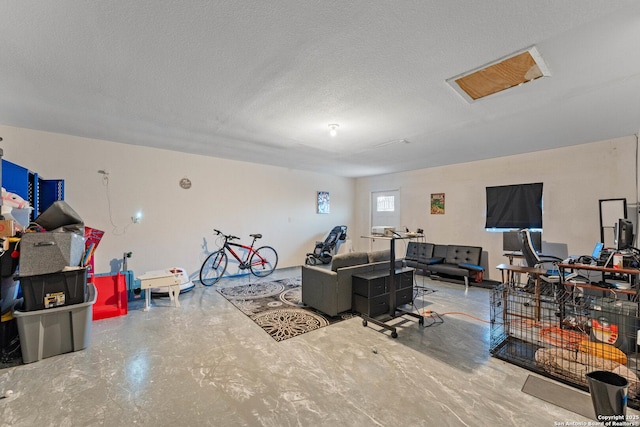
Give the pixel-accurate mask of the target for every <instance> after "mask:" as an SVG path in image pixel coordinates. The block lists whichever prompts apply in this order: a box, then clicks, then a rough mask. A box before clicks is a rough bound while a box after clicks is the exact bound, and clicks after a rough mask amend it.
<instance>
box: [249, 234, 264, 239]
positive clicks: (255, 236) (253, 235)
mask: <svg viewBox="0 0 640 427" xmlns="http://www.w3.org/2000/svg"><path fill="white" fill-rule="evenodd" d="M249 236H251V237H253V238H254V239H262V234H249Z"/></svg>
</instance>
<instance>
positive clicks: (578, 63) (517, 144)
mask: <svg viewBox="0 0 640 427" xmlns="http://www.w3.org/2000/svg"><path fill="white" fill-rule="evenodd" d="M0 16H2V24H1V25H0V124H4V125H10V126H17V127H25V128H31V129H37V130H44V131H49V132H56V133H63V134H69V135H78V136H84V137H89V138H97V139H105V140H110V141H116V142H122V143H127V144H136V145H143V146H151V147H158V148H164V149H169V150H176V151H183V152H190V153H197V154H203V155H207V156H215V157H222V158H229V159H235V160H242V161H248V162H256V163H264V164H271V165H276V166H283V167H288V168H295V169H304V170H311V171H317V172H322V173H331V174H336V175H342V176H350V177H354V176H365V175H373V174H382V173H388V172H396V171H403V170H411V169H419V168H426V167H432V166H438V165H445V164H451V163H460V162H466V161H472V160H477V159H485V158H491V157H498V156H504V155H509V154H516V153H523V152H529V151H537V150H543V149H548V148H553V147H559V146H566V145H575V144H581V143H587V142H592V141H599V140H603V139H608V138H615V137H619V136H625V135H632V134H635V133H638V129H639V128H640V2H638V1H637V0H628V1H615V0H562V1H557V0H546V1H542V0H540V1H533V2H532V1H530V0H527V1H524V0H493V1H490V2H487V1H471V0H466V1H462V0H449V1H438V0H422V1H401V0H398V1H371V0H362V1H343V0H324V1H310V0H289V1H283V0H270V1H263V0H251V1H242V0H233V1H232V0H227V1H210V0H207V1H204V0H203V1H194V0H135V1H131V0H105V1H86V0H56V1H45V2H43V1H41V0H0ZM534 45H535V46H536V47H537V50H538V51H539V52H540V55H541V56H542V58H543V59H544V61H545V62H546V64H547V66H548V67H549V70H550V72H551V76H550V77H545V78H542V79H538V80H535V81H532V82H530V83H526V84H524V85H522V86H519V87H516V88H512V89H510V90H507V91H503V92H500V93H498V94H496V95H492V96H490V97H487V98H484V99H482V100H479V101H476V102H471V103H470V102H468V101H466V100H465V99H463V98H462V97H461V96H460V95H459V94H458V92H456V91H455V90H454V89H453V88H452V87H451V86H449V85H448V84H447V83H446V80H447V79H449V78H451V77H454V76H457V75H460V74H462V73H465V72H467V71H470V70H472V69H475V68H477V67H479V66H482V65H484V64H487V63H490V62H492V61H495V60H497V59H499V58H502V57H504V56H506V55H509V54H512V53H514V52H517V51H520V50H522V49H525V48H528V47H530V46H534ZM330 123H338V124H339V125H340V127H339V133H338V136H336V137H335V138H331V137H330V136H329V134H328V130H329V128H328V125H329V124H330Z"/></svg>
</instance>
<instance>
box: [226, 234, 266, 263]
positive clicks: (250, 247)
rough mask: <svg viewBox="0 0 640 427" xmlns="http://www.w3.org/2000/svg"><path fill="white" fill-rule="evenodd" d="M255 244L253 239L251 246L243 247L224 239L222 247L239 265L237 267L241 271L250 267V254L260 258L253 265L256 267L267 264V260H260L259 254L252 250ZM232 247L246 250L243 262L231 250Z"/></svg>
mask: <svg viewBox="0 0 640 427" xmlns="http://www.w3.org/2000/svg"><path fill="white" fill-rule="evenodd" d="M255 243H256V239H253V242H251V246H247V245H243V244H240V243H233V242H229V240H228V239H225V242H224V245H223V247H224V248H225V249H226V250H227V251H228V252H229V253H230V254H231V255H232V256H233V257H234V258H235V259H236V260H237V261H238V262H239V263H240V266H239V267H240V268H241V269H245V268H249V267H250V264H249V260H250V259H251V255H252V254H255V255H256V256H257V257H258V258H260V260H259V261H257V262H256V263H255V264H256V265H261V264H264V263H266V262H267V260H265V259H264V258H262V257H261V256H260V254H259V253H257V252H256V250H255V249H254V248H253V246H254V245H255ZM232 246H235V247H238V248H242V249H246V250H247V256H246V259H245V260H243V259H242V258H241V257H240V256H239V255H238V253H237V252H236V251H234V250H233V248H232Z"/></svg>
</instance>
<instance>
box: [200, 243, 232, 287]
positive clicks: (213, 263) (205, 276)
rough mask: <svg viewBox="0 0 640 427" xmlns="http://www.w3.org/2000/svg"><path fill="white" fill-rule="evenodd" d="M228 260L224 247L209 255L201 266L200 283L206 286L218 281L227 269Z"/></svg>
mask: <svg viewBox="0 0 640 427" xmlns="http://www.w3.org/2000/svg"><path fill="white" fill-rule="evenodd" d="M228 262H229V258H228V257H227V253H226V252H225V251H224V250H223V249H220V250H217V251H215V252H214V253H212V254H211V255H209V256H208V257H207V259H205V260H204V262H203V263H202V267H200V283H202V284H203V285H204V286H211V285H213V284H214V283H216V282H217V281H218V280H220V278H221V277H222V275H223V274H224V272H225V270H226V269H227V263H228Z"/></svg>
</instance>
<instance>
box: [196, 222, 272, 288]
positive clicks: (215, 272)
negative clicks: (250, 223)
mask: <svg viewBox="0 0 640 427" xmlns="http://www.w3.org/2000/svg"><path fill="white" fill-rule="evenodd" d="M213 231H215V232H216V234H217V235H219V236H222V237H223V238H224V243H223V244H222V247H221V248H220V249H218V250H217V251H215V252H214V253H212V254H211V255H209V256H208V257H207V259H205V260H204V262H203V263H202V267H200V283H202V284H203V285H204V286H211V285H213V284H214V283H216V282H217V281H218V280H220V278H221V277H222V275H223V274H224V273H225V271H227V264H228V262H229V256H228V255H227V251H228V252H229V253H230V254H231V255H232V256H233V257H234V258H235V259H236V260H238V262H239V263H240V266H239V268H240V269H241V270H246V269H249V270H250V271H251V273H252V274H253V275H254V276H257V277H264V276H268V275H269V274H271V273H273V270H275V269H276V265H278V253H277V252H276V250H275V249H273V248H272V247H271V246H261V247H259V248H258V249H254V248H253V246H254V245H255V243H256V240H258V239H261V238H262V234H250V235H249V236H251V237H253V241H252V242H251V246H246V245H241V244H239V243H232V242H231V241H232V240H239V239H240V238H239V237H237V236H232V235H230V234H229V235H225V234H223V233H222V232H221V231H220V230H216V229H214V230H213ZM232 246H235V247H238V248H242V249H245V250H246V251H247V254H246V256H245V257H244V259H242V257H241V256H240V255H238V253H237V252H236V251H234V250H233V248H232Z"/></svg>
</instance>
